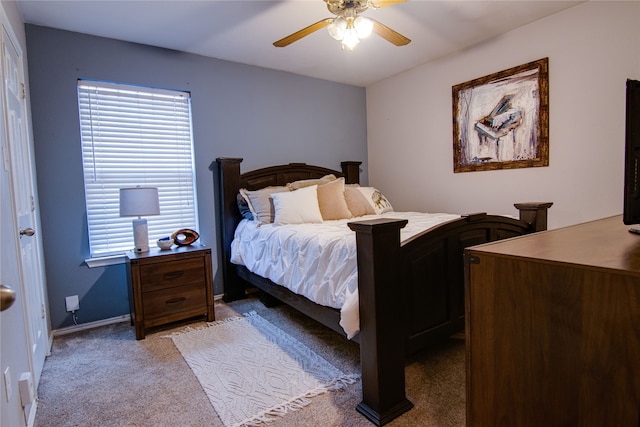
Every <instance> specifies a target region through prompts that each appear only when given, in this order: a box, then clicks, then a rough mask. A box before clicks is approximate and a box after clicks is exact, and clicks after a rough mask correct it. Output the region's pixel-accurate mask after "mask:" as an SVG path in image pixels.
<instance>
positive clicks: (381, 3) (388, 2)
mask: <svg viewBox="0 0 640 427" xmlns="http://www.w3.org/2000/svg"><path fill="white" fill-rule="evenodd" d="M406 1H407V0H371V2H370V4H371V6H373V7H374V8H376V9H379V8H381V7H387V6H393V5H394V4H398V3H404V2H406Z"/></svg>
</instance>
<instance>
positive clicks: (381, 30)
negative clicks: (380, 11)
mask: <svg viewBox="0 0 640 427" xmlns="http://www.w3.org/2000/svg"><path fill="white" fill-rule="evenodd" d="M369 19H371V18H369ZM371 21H373V32H374V33H376V34H377V35H379V36H380V37H382V38H383V39H385V40H386V41H388V42H390V43H393V44H395V45H396V46H404V45H407V44H409V43H411V40H409V39H408V38H406V37H405V36H403V35H402V34H400V33H398V32H397V31H394V30H392V29H391V28H389V27H387V26H386V25H384V24H381V23H380V22H378V21H376V20H375V19H371Z"/></svg>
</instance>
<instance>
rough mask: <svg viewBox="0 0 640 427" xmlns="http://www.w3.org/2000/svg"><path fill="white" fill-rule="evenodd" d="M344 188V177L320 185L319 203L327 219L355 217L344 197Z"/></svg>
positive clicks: (323, 215)
mask: <svg viewBox="0 0 640 427" xmlns="http://www.w3.org/2000/svg"><path fill="white" fill-rule="evenodd" d="M344 188H345V187H344V178H338V179H336V180H335V181H331V182H329V183H327V184H323V185H319V186H318V204H319V205H320V212H321V213H322V219H324V220H325V221H327V220H332V219H346V218H352V217H353V214H352V213H351V211H350V210H349V207H348V206H347V201H346V200H345V198H344Z"/></svg>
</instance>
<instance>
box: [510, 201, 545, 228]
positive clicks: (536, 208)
mask: <svg viewBox="0 0 640 427" xmlns="http://www.w3.org/2000/svg"><path fill="white" fill-rule="evenodd" d="M551 205H553V202H529V203H515V204H514V205H513V206H515V207H516V209H518V210H519V211H520V220H522V221H525V222H527V223H528V224H529V225H530V226H531V228H532V231H544V230H546V229H547V210H548V209H549V208H550V207H551Z"/></svg>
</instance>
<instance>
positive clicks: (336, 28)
mask: <svg viewBox="0 0 640 427" xmlns="http://www.w3.org/2000/svg"><path fill="white" fill-rule="evenodd" d="M327 31H328V32H329V35H331V37H333V38H334V39H336V40H342V39H343V38H344V36H345V33H346V31H347V20H346V19H344V18H343V17H341V16H340V17H338V18H335V19H334V20H333V22H331V23H330V24H329V26H328V27H327Z"/></svg>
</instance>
